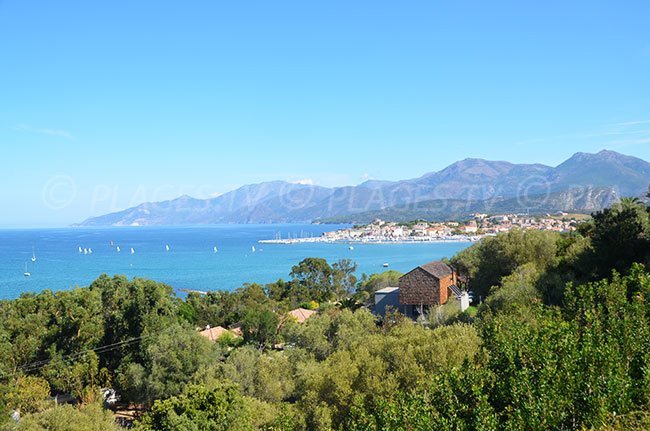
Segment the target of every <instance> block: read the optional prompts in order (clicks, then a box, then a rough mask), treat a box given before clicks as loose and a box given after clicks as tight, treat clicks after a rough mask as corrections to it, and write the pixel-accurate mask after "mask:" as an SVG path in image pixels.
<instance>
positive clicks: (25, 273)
mask: <svg viewBox="0 0 650 431" xmlns="http://www.w3.org/2000/svg"><path fill="white" fill-rule="evenodd" d="M23 275H24V276H25V277H29V276H30V275H32V274H30V273H29V272H28V271H27V262H25V272H23Z"/></svg>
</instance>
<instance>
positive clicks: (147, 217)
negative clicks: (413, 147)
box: [79, 150, 650, 226]
mask: <svg viewBox="0 0 650 431" xmlns="http://www.w3.org/2000/svg"><path fill="white" fill-rule="evenodd" d="M648 185H650V163H648V162H646V161H644V160H641V159H638V158H635V157H631V156H626V155H623V154H619V153H616V152H614V151H606V150H603V151H601V152H599V153H597V154H589V153H576V154H574V155H573V156H572V157H571V158H569V159H568V160H566V161H565V162H564V163H561V164H560V165H558V166H557V167H550V166H545V165H541V164H513V163H508V162H501V161H488V160H483V159H465V160H462V161H459V162H456V163H454V164H452V165H450V166H448V167H446V168H445V169H443V170H441V171H438V172H431V173H428V174H425V175H423V176H421V177H419V178H415V179H410V180H402V181H377V180H370V181H366V182H364V183H362V184H359V185H357V186H347V187H335V188H328V187H320V186H315V185H306V184H293V183H288V182H284V181H272V182H265V183H261V184H252V185H247V186H243V187H240V188H238V189H237V190H234V191H232V192H229V193H225V194H223V195H221V196H218V197H215V198H211V199H195V198H192V197H190V196H181V197H179V198H177V199H173V200H169V201H164V202H148V203H143V204H141V205H138V206H136V207H133V208H128V209H126V210H124V211H119V212H115V213H111V214H106V215H102V216H99V217H92V218H89V219H87V220H85V221H83V222H82V223H79V225H81V226H111V225H113V226H127V225H177V224H216V223H291V222H319V221H320V222H358V223H361V222H367V221H370V220H372V219H374V218H383V219H387V220H395V221H399V220H413V219H417V218H424V219H431V220H441V219H459V218H463V217H467V216H468V215H469V214H470V213H473V212H486V213H502V212H529V213H546V212H556V211H567V212H591V211H594V210H598V209H601V208H604V207H606V206H608V205H610V204H612V203H613V202H615V201H616V200H617V199H619V198H620V197H621V196H642V195H643V194H644V193H645V192H646V191H647V189H648Z"/></svg>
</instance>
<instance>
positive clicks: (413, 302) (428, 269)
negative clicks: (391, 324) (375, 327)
mask: <svg viewBox="0 0 650 431" xmlns="http://www.w3.org/2000/svg"><path fill="white" fill-rule="evenodd" d="M457 285H458V274H457V272H456V271H455V270H454V268H452V267H451V266H449V265H448V264H446V263H444V262H442V261H434V262H429V263H427V264H425V265H420V266H418V267H417V268H414V269H412V270H411V271H409V272H408V273H406V274H404V275H403V276H402V277H401V278H400V280H399V287H387V288H384V289H381V290H379V291H377V292H376V293H375V308H374V312H375V314H378V315H381V316H384V315H385V314H386V308H387V307H391V308H392V309H395V310H396V311H399V312H400V313H402V314H404V315H406V316H408V317H410V318H413V319H416V318H417V317H418V316H421V315H423V314H425V313H427V312H428V311H429V310H430V309H431V308H432V307H435V306H439V305H443V304H446V303H447V302H448V301H449V300H450V299H453V300H458V301H459V307H460V309H461V311H464V310H465V309H466V308H467V307H468V306H469V301H468V298H469V297H468V295H467V293H466V292H462V291H461V290H460V289H459V288H458V287H457ZM463 299H464V300H463Z"/></svg>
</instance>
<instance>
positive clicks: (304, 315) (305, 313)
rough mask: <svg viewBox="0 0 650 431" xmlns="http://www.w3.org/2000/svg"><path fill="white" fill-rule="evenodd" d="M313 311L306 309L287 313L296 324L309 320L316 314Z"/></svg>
mask: <svg viewBox="0 0 650 431" xmlns="http://www.w3.org/2000/svg"><path fill="white" fill-rule="evenodd" d="M316 313H317V312H316V311H314V310H307V309H306V308H296V309H295V310H291V311H289V313H288V314H289V316H291V317H293V318H294V319H296V320H297V321H298V323H303V322H304V321H305V320H307V319H309V318H310V317H311V316H313V315H314V314H316Z"/></svg>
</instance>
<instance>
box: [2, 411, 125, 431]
mask: <svg viewBox="0 0 650 431" xmlns="http://www.w3.org/2000/svg"><path fill="white" fill-rule="evenodd" d="M2 429H3V430H4V431H119V430H121V429H122V428H120V427H119V426H118V425H117V423H115V419H114V417H113V413H112V412H110V411H107V410H103V409H102V407H101V406H100V405H98V404H91V405H88V406H84V407H81V408H76V407H73V406H71V405H69V404H64V405H59V406H56V407H54V408H51V409H49V410H45V411H43V412H40V413H33V414H28V415H26V416H24V417H23V418H21V420H20V422H17V423H10V424H7V425H5V427H4V428H2Z"/></svg>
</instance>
